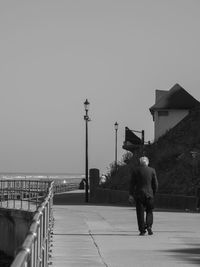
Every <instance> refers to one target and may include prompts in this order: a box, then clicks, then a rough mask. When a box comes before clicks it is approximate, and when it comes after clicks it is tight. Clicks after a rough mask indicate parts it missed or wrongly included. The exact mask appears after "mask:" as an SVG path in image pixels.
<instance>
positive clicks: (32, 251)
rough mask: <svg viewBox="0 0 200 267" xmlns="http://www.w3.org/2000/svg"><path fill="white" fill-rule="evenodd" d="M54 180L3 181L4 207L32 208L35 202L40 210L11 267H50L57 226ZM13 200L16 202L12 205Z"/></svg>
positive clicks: (0, 197) (0, 202)
mask: <svg viewBox="0 0 200 267" xmlns="http://www.w3.org/2000/svg"><path fill="white" fill-rule="evenodd" d="M53 191H54V188H53V182H51V181H36V180H34V181H31V180H30V181H27V180H1V181H0V205H1V206H2V207H3V208H4V204H6V206H5V208H8V207H9V208H10V207H12V208H17V207H16V204H17V203H16V202H17V201H19V203H20V205H19V207H18V208H20V209H22V208H23V209H24V208H25V207H24V202H25V203H28V206H27V207H28V210H30V209H31V208H32V205H33V206H34V207H35V208H36V212H35V214H34V217H33V219H32V223H31V226H30V228H29V232H28V234H27V236H26V239H25V241H24V242H23V244H22V246H21V247H20V248H19V250H18V252H17V253H16V256H15V258H14V261H13V263H12V264H11V267H47V266H48V264H49V252H50V240H51V232H52V227H53V214H52V205H53ZM10 203H12V204H10Z"/></svg>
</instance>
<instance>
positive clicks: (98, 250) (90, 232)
mask: <svg viewBox="0 0 200 267" xmlns="http://www.w3.org/2000/svg"><path fill="white" fill-rule="evenodd" d="M88 233H89V235H90V237H91V238H92V240H93V243H94V245H95V247H96V248H97V252H98V254H99V256H100V258H101V261H102V263H103V264H104V266H106V267H109V266H108V264H107V263H106V262H105V260H104V258H103V256H102V255H101V251H100V248H99V246H98V244H97V243H96V241H95V239H94V236H93V234H92V231H91V230H89V232H88Z"/></svg>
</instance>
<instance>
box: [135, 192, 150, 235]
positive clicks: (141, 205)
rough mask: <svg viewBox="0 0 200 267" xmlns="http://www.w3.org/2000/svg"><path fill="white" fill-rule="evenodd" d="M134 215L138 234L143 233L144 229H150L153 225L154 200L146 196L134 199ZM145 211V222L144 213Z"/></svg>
mask: <svg viewBox="0 0 200 267" xmlns="http://www.w3.org/2000/svg"><path fill="white" fill-rule="evenodd" d="M135 201H136V213H137V221H138V228H139V231H140V232H145V229H146V228H151V227H152V224H153V209H154V199H153V198H152V197H147V196H138V197H137V198H136V199H135ZM145 211H146V221H145V219H144V213H145Z"/></svg>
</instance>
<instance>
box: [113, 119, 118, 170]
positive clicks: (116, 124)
mask: <svg viewBox="0 0 200 267" xmlns="http://www.w3.org/2000/svg"><path fill="white" fill-rule="evenodd" d="M114 126H115V168H117V130H118V123H117V122H115V124H114Z"/></svg>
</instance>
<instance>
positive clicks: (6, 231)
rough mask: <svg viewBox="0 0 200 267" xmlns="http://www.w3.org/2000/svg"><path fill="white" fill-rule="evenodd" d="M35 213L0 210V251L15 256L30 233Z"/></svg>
mask: <svg viewBox="0 0 200 267" xmlns="http://www.w3.org/2000/svg"><path fill="white" fill-rule="evenodd" d="M32 218H33V212H28V211H23V210H13V209H3V208H0V251H3V252H5V253H6V254H7V255H9V256H15V254H16V252H17V249H18V248H19V247H20V246H21V245H22V243H23V241H24V240H25V237H26V235H27V233H28V230H29V227H30V224H31V221H32Z"/></svg>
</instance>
